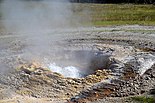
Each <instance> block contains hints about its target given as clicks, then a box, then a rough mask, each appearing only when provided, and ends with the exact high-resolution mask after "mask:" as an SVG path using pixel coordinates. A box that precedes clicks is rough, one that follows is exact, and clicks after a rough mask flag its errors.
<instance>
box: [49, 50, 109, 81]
mask: <svg viewBox="0 0 155 103" xmlns="http://www.w3.org/2000/svg"><path fill="white" fill-rule="evenodd" d="M109 57H110V55H109V54H107V53H105V52H102V51H97V50H92V51H90V50H76V51H69V50H68V51H64V52H63V54H62V53H60V54H59V56H57V57H54V60H52V61H53V62H51V63H50V64H49V68H50V70H51V71H53V72H57V73H60V74H62V75H63V76H65V77H72V78H81V77H85V76H87V75H90V74H93V73H95V71H96V70H99V69H106V68H107V64H108V62H109Z"/></svg>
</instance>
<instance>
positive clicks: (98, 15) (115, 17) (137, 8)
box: [78, 4, 155, 26]
mask: <svg viewBox="0 0 155 103" xmlns="http://www.w3.org/2000/svg"><path fill="white" fill-rule="evenodd" d="M78 5H79V7H80V9H81V10H82V8H85V9H87V11H88V12H89V14H88V15H90V18H91V22H92V24H93V25H95V26H107V25H126V24H130V25H134V24H139V25H155V6H154V5H133V4H78ZM80 9H79V10H80ZM81 15H84V14H81ZM85 16H86V15H85Z"/></svg>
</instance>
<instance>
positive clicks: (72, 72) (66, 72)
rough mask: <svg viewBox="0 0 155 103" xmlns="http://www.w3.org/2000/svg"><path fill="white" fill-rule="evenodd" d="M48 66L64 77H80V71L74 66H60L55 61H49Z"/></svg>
mask: <svg viewBox="0 0 155 103" xmlns="http://www.w3.org/2000/svg"><path fill="white" fill-rule="evenodd" d="M49 68H50V70H52V71H53V72H57V73H60V74H62V75H63V76H65V77H72V78H79V77H82V73H81V72H80V71H79V69H78V68H76V67H74V66H67V67H60V66H58V65H56V63H51V64H49Z"/></svg>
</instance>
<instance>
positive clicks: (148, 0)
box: [70, 0, 155, 4]
mask: <svg viewBox="0 0 155 103" xmlns="http://www.w3.org/2000/svg"><path fill="white" fill-rule="evenodd" d="M70 1H71V2H78V3H135V4H155V0H70Z"/></svg>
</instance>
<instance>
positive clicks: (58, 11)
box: [0, 0, 79, 60]
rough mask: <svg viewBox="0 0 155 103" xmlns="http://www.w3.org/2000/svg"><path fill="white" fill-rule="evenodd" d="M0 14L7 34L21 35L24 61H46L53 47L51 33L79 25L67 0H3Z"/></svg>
mask: <svg viewBox="0 0 155 103" xmlns="http://www.w3.org/2000/svg"><path fill="white" fill-rule="evenodd" d="M0 10H1V14H2V20H3V21H2V23H3V25H4V27H5V29H6V30H7V32H13V33H15V34H19V35H21V38H20V39H21V41H22V42H23V44H24V45H26V46H25V49H24V50H23V51H24V52H25V53H27V55H25V58H26V59H28V60H29V59H38V60H41V59H43V58H48V57H50V56H49V55H50V51H52V52H53V51H54V50H51V48H52V47H51V45H52V46H56V43H54V42H53V41H55V39H56V37H55V36H54V35H55V34H53V33H52V32H51V31H52V30H54V29H58V28H59V29H62V28H67V27H72V25H73V24H74V26H76V24H78V23H79V22H78V21H77V20H79V19H77V18H78V17H77V16H76V17H75V16H74V14H73V11H72V5H71V3H69V1H68V0H3V1H2V3H1V5H0ZM51 43H53V44H54V45H53V44H51Z"/></svg>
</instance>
